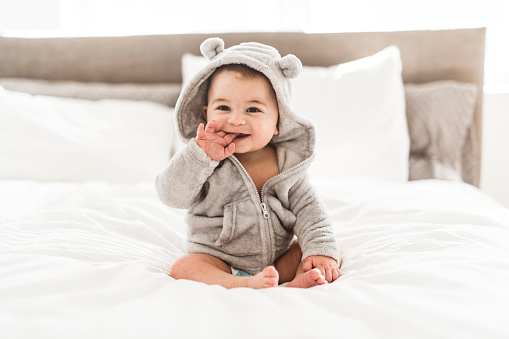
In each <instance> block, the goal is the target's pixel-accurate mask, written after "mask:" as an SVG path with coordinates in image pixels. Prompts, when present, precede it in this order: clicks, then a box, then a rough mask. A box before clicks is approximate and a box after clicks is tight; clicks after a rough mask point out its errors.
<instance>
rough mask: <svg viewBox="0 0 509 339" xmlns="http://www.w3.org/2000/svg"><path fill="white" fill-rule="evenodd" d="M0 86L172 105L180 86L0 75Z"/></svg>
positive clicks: (85, 97)
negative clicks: (55, 79) (3, 76)
mask: <svg viewBox="0 0 509 339" xmlns="http://www.w3.org/2000/svg"><path fill="white" fill-rule="evenodd" d="M0 86H2V87H3V88H5V89H7V90H10V91H16V92H24V93H29V94H32V95H46V96H53V97H62V98H75V99H86V100H100V99H120V100H135V101H141V100H145V101H153V102H158V103H161V104H164V105H167V106H171V107H174V106H175V103H176V102H177V98H178V96H179V94H180V89H181V85H180V84H130V83H129V84H128V83H120V84H111V83H100V82H77V81H50V80H39V79H23V78H0Z"/></svg>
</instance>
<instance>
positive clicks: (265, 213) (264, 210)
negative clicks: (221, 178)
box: [230, 155, 311, 262]
mask: <svg viewBox="0 0 509 339" xmlns="http://www.w3.org/2000/svg"><path fill="white" fill-rule="evenodd" d="M230 157H231V158H233V159H235V161H236V162H237V163H238V164H239V165H240V168H242V170H243V171H244V173H245V174H246V175H247V177H248V178H249V181H250V182H251V185H252V186H253V188H254V190H255V192H256V195H257V196H258V200H259V201H260V207H261V209H262V214H263V219H264V225H265V227H266V230H265V242H266V244H267V246H268V248H269V249H270V248H272V240H271V239H270V236H269V230H268V227H269V220H268V219H269V218H270V215H269V211H268V209H267V205H266V204H265V202H264V201H263V195H264V194H263V191H264V189H265V186H267V183H268V182H269V181H271V180H273V179H275V178H277V177H279V176H281V175H284V174H286V173H288V172H290V171H293V170H295V169H296V168H299V167H300V166H302V165H304V164H306V163H307V162H308V161H309V160H311V158H307V159H306V160H304V161H302V162H300V163H298V164H297V165H295V166H292V167H290V168H288V169H286V170H284V171H283V172H281V173H279V174H277V175H275V176H273V177H272V178H270V179H269V180H267V181H266V182H265V183H264V184H263V186H262V189H261V190H260V194H258V190H257V189H256V185H255V183H254V181H253V178H251V176H250V175H249V173H247V170H246V168H245V167H244V165H242V164H241V163H240V161H239V159H237V157H235V156H234V155H231V156H230ZM270 252H271V251H270V250H269V253H270ZM272 255H273V254H269V258H267V262H273V261H274V260H275V258H273V257H272Z"/></svg>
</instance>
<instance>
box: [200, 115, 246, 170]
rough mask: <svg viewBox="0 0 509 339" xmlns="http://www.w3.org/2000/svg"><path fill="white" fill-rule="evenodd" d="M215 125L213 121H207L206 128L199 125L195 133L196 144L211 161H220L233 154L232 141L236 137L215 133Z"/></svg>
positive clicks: (220, 132)
mask: <svg viewBox="0 0 509 339" xmlns="http://www.w3.org/2000/svg"><path fill="white" fill-rule="evenodd" d="M216 124H217V123H216V121H215V120H212V121H209V122H208V123H207V126H206V127H203V124H200V126H198V131H197V132H196V143H197V144H198V146H200V147H201V149H203V150H204V151H205V153H207V155H208V156H209V157H210V158H211V159H212V160H214V161H221V160H223V159H225V158H227V157H229V156H230V155H232V154H233V152H235V144H233V143H232V141H233V139H235V137H236V135H235V134H227V133H225V132H222V131H219V132H215V131H214V127H215V126H216Z"/></svg>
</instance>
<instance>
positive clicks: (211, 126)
mask: <svg viewBox="0 0 509 339" xmlns="http://www.w3.org/2000/svg"><path fill="white" fill-rule="evenodd" d="M216 124H217V123H216V121H215V120H211V121H209V122H208V123H207V126H205V133H214V132H215V131H214V127H216Z"/></svg>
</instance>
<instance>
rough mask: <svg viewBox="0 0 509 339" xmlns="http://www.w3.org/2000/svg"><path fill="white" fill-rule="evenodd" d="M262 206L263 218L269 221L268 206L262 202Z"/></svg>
mask: <svg viewBox="0 0 509 339" xmlns="http://www.w3.org/2000/svg"><path fill="white" fill-rule="evenodd" d="M260 206H261V207H262V212H263V217H264V218H265V219H269V211H267V205H265V203H264V202H262V203H261V204H260Z"/></svg>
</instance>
